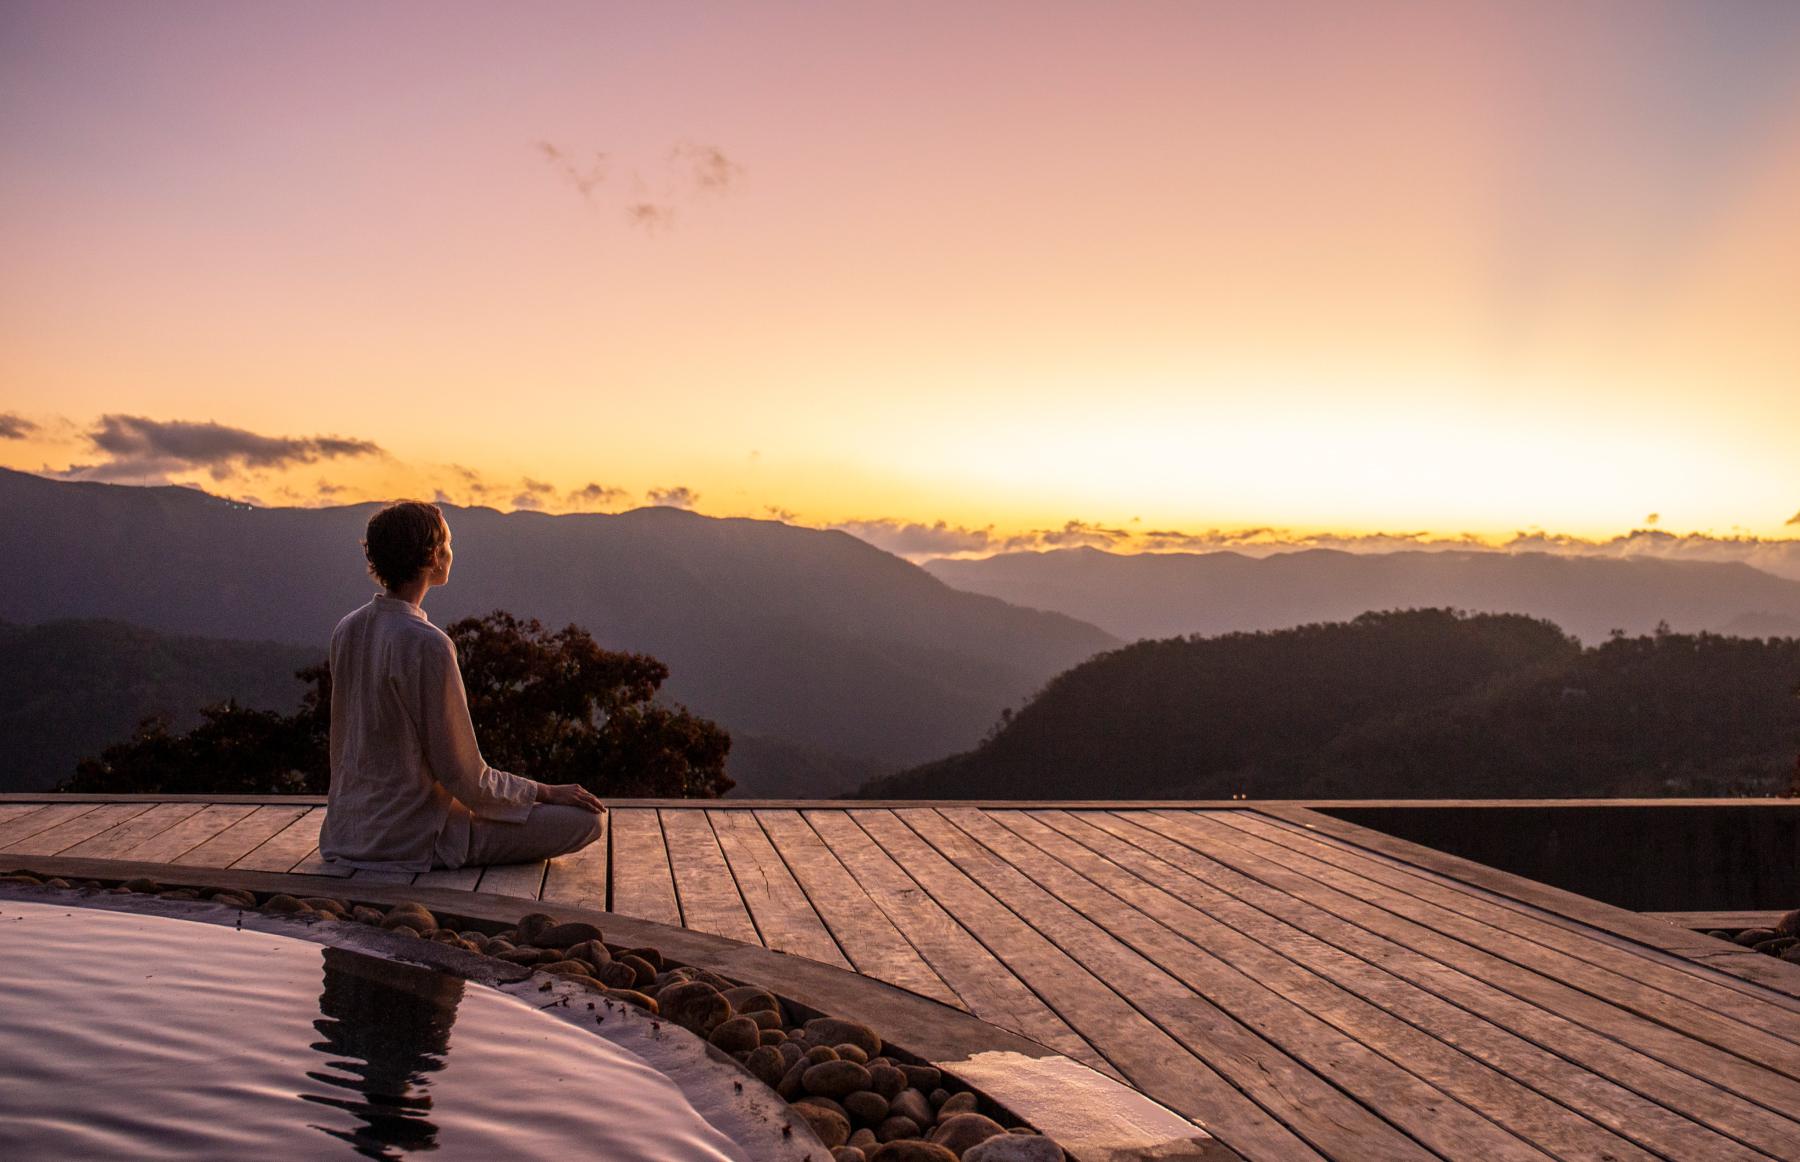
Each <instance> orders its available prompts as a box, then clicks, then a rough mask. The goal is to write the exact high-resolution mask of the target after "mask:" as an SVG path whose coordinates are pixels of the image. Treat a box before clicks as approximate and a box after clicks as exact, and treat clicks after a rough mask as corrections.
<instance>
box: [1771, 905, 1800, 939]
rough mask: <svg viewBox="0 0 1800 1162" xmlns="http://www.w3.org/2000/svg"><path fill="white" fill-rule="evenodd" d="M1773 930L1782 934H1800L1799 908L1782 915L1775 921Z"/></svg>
mask: <svg viewBox="0 0 1800 1162" xmlns="http://www.w3.org/2000/svg"><path fill="white" fill-rule="evenodd" d="M1775 931H1777V932H1779V933H1780V934H1781V935H1783V936H1800V908H1795V909H1794V910H1793V911H1792V912H1789V913H1788V914H1787V915H1785V916H1783V917H1782V918H1781V919H1779V920H1777V921H1776V922H1775Z"/></svg>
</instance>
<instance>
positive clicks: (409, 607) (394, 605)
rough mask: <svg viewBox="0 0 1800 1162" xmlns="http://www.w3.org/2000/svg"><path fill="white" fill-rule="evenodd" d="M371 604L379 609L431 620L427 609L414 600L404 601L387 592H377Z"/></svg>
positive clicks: (422, 619)
mask: <svg viewBox="0 0 1800 1162" xmlns="http://www.w3.org/2000/svg"><path fill="white" fill-rule="evenodd" d="M369 604H371V605H373V606H374V607H375V608H376V609H377V610H378V611H384V612H387V613H404V614H406V615H407V616H408V617H416V618H418V619H419V620H420V621H430V620H431V619H430V618H429V617H426V616H425V611H424V610H423V609H421V608H419V607H418V606H416V605H414V604H413V603H412V602H410V601H402V600H400V599H399V598H398V597H389V596H388V595H387V594H385V593H377V594H376V595H375V597H374V600H372V601H370V602H369Z"/></svg>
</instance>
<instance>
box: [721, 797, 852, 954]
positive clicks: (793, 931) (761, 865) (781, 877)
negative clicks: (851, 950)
mask: <svg viewBox="0 0 1800 1162" xmlns="http://www.w3.org/2000/svg"><path fill="white" fill-rule="evenodd" d="M707 819H708V821H709V822H710V823H711V824H712V828H713V834H714V835H715V836H717V837H718V840H719V848H720V850H722V851H723V852H724V853H725V862H726V863H727V864H729V865H730V867H731V874H732V876H733V878H734V879H736V880H737V885H738V891H739V892H740V893H741V894H742V895H743V897H744V903H745V905H746V906H747V907H748V908H749V909H750V916H751V919H753V920H755V921H756V930H757V932H758V933H759V934H760V935H761V936H762V941H763V947H765V948H770V949H773V950H774V951H776V952H786V953H791V954H792V955H794V956H804V957H806V958H807V959H808V960H816V961H819V962H820V963H821V964H835V965H837V966H838V967H839V968H849V967H850V961H849V960H848V959H847V958H846V957H845V956H844V953H843V950H842V949H841V948H839V947H838V943H837V940H836V939H835V938H833V936H832V935H831V933H830V932H829V931H827V930H826V928H825V922H824V921H823V920H821V919H819V914H818V912H816V911H814V909H813V906H812V901H811V900H809V899H807V897H806V893H805V892H804V891H802V890H801V888H800V885H799V884H798V883H797V882H796V881H795V879H794V876H793V873H792V872H790V871H789V870H788V867H787V864H785V863H783V862H782V859H781V855H780V853H779V852H777V851H776V850H775V846H774V845H773V844H771V843H770V842H769V837H768V836H767V835H765V834H763V829H762V825H761V824H760V823H758V822H757V821H756V816H755V815H754V814H753V813H751V812H748V811H716V812H715V811H708V812H707Z"/></svg>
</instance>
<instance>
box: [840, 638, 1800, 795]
mask: <svg viewBox="0 0 1800 1162" xmlns="http://www.w3.org/2000/svg"><path fill="white" fill-rule="evenodd" d="M1796 674H1800V640H1795V639H1792V638H1779V639H1772V640H1759V639H1746V638H1731V637H1722V636H1717V635H1687V634H1676V633H1666V634H1653V635H1647V636H1642V637H1625V638H1616V639H1614V638H1608V639H1607V640H1606V641H1604V642H1602V643H1600V644H1598V645H1595V646H1590V647H1587V648H1583V647H1582V646H1581V645H1580V644H1579V643H1577V642H1576V641H1575V640H1574V639H1572V638H1569V637H1565V636H1564V635H1563V634H1562V633H1561V632H1560V631H1559V630H1558V629H1557V627H1556V626H1554V625H1552V624H1550V623H1549V622H1546V621H1541V620H1538V619H1534V618H1527V617H1521V616H1518V615H1516V614H1476V615H1457V614H1454V613H1453V612H1451V611H1449V610H1431V609H1423V610H1410V611H1406V612H1397V613H1369V614H1364V615H1362V616H1360V617H1358V618H1356V619H1355V620H1354V621H1350V622H1339V623H1332V624H1325V625H1308V626H1302V627H1299V628H1296V629H1287V630H1276V631H1266V632H1261V633H1236V634H1225V635H1222V636H1219V637H1208V638H1165V639H1161V640H1155V641H1141V642H1137V643H1136V644H1133V645H1129V646H1125V647H1123V648H1121V649H1117V650H1112V651H1109V652H1107V653H1104V654H1101V655H1099V656H1097V657H1094V658H1092V659H1090V660H1088V661H1086V662H1083V663H1082V664H1081V665H1079V666H1076V667H1075V668H1074V669H1072V670H1070V671H1068V672H1067V673H1064V674H1061V675H1059V676H1058V677H1057V678H1056V680H1055V681H1053V682H1051V683H1050V684H1049V685H1048V686H1047V687H1045V689H1044V690H1043V692H1042V693H1041V694H1039V695H1038V696H1037V697H1036V698H1034V699H1033V700H1032V701H1030V702H1029V703H1027V704H1026V705H1025V707H1024V708H1023V709H1021V710H1019V711H1018V712H1017V713H1016V714H1013V715H1011V716H1010V717H1009V719H1008V720H1007V722H1006V724H1005V726H1004V727H1003V728H1002V729H1001V730H999V731H997V732H996V733H995V734H994V735H993V736H992V737H991V738H989V739H987V740H985V741H984V742H983V743H982V744H981V745H980V746H978V747H976V748H975V749H974V750H971V751H969V752H967V753H964V754H960V755H954V756H952V757H950V758H946V759H941V760H939V761H937V762H934V763H929V764H926V765H924V766H921V767H917V768H914V769H913V770H909V771H904V772H901V773H899V774H895V775H892V776H888V777H886V778H880V779H876V780H873V781H872V782H870V783H869V784H867V785H866V786H865V787H864V788H863V789H862V792H861V793H862V795H864V796H865V797H868V798H927V799H939V798H941V799H1032V800H1052V799H1130V798H1168V799H1190V798H1192V799H1229V798H1232V797H1234V796H1239V795H1242V796H1246V797H1248V798H1252V799H1271V798H1274V799H1280V798H1347V799H1348V798H1425V799H1440V798H1518V797H1524V798H1531V797H1540V796H1541V797H1550V798H1561V797H1577V798H1579V797H1587V796H1618V795H1625V796H1656V795H1703V796H1716V795H1770V794H1777V793H1781V792H1783V791H1785V790H1786V789H1787V787H1788V785H1789V779H1790V777H1791V776H1792V774H1793V772H1794V762H1795V754H1796V751H1797V750H1800V700H1796V699H1795V698H1794V682H1795V676H1796Z"/></svg>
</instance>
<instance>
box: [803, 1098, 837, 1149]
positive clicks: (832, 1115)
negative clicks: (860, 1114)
mask: <svg viewBox="0 0 1800 1162" xmlns="http://www.w3.org/2000/svg"><path fill="white" fill-rule="evenodd" d="M788 1109H790V1110H792V1111H793V1113H794V1116H795V1117H797V1118H803V1119H805V1121H806V1124H807V1125H809V1126H811V1127H812V1130H813V1133H815V1134H817V1135H819V1141H821V1142H823V1143H825V1147H826V1149H833V1148H835V1147H838V1146H842V1145H843V1144H844V1143H845V1142H848V1141H849V1140H850V1119H848V1118H846V1117H845V1116H844V1115H843V1114H840V1113H838V1112H837V1111H836V1110H831V1109H826V1108H825V1107H824V1106H821V1105H813V1104H811V1103H809V1102H796V1103H795V1104H793V1105H791V1106H789V1107H788Z"/></svg>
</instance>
